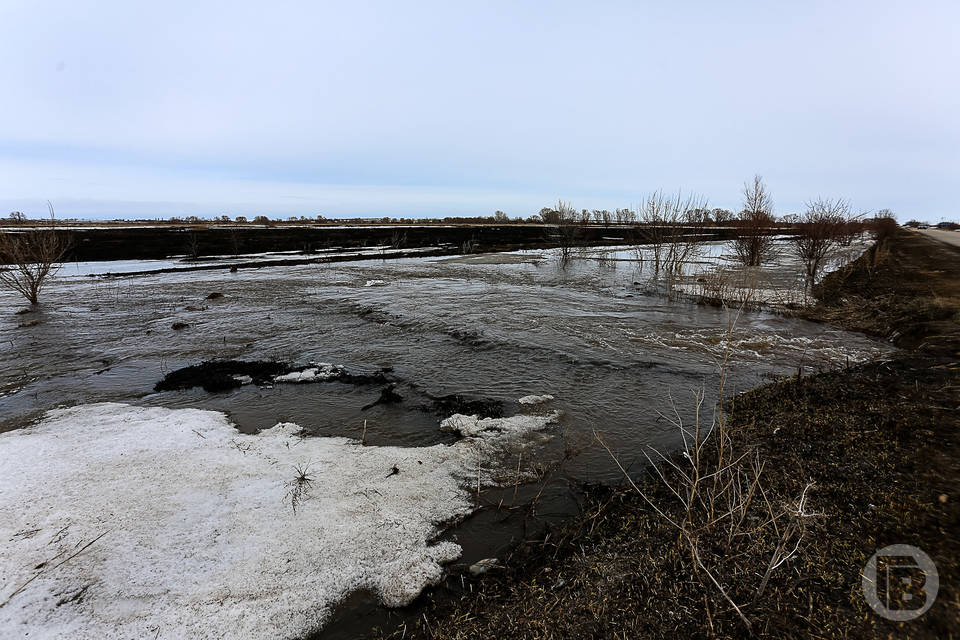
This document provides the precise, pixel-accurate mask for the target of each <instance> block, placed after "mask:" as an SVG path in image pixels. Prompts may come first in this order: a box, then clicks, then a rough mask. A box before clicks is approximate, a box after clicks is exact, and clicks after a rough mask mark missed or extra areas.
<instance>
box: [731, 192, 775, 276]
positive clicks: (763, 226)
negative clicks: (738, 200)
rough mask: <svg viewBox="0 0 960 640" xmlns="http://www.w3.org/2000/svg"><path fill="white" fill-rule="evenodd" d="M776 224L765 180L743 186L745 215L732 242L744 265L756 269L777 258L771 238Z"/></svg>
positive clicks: (741, 214) (773, 240)
mask: <svg viewBox="0 0 960 640" xmlns="http://www.w3.org/2000/svg"><path fill="white" fill-rule="evenodd" d="M773 222H774V218H773V197H772V196H771V195H770V192H769V191H767V186H766V185H765V184H764V183H763V178H761V177H760V176H754V177H753V183H752V184H751V183H749V182H748V183H744V185H743V211H741V212H740V219H739V224H738V227H739V229H738V230H737V237H736V239H735V240H734V241H733V249H734V251H735V252H736V254H737V257H738V258H739V259H740V261H741V262H743V264H745V265H747V266H749V267H756V266H759V265H760V264H761V263H763V262H766V261H767V260H769V259H771V258H773V257H774V256H775V255H776V247H777V245H776V240H775V239H774V237H773V236H772V235H770V227H771V225H773Z"/></svg>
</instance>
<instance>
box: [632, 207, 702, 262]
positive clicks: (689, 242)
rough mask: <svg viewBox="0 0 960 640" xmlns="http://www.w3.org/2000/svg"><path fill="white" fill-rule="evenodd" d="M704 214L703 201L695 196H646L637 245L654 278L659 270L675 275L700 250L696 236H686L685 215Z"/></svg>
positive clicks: (686, 220)
mask: <svg viewBox="0 0 960 640" xmlns="http://www.w3.org/2000/svg"><path fill="white" fill-rule="evenodd" d="M695 210H696V211H703V210H706V200H705V199H703V198H702V197H700V196H698V195H689V196H687V197H683V196H682V195H681V194H680V193H677V195H676V197H673V196H667V195H665V194H664V193H663V192H661V191H655V192H654V193H652V194H650V195H649V196H648V197H647V199H646V201H645V202H644V203H643V208H642V209H641V210H640V219H641V220H642V221H643V229H642V233H641V235H640V238H639V239H640V241H641V242H642V243H643V244H644V245H645V247H644V248H648V249H649V250H650V253H651V257H652V259H653V268H654V274H655V275H659V274H660V272H661V270H663V271H665V272H667V273H668V274H670V275H678V274H679V273H680V271H681V269H682V268H683V265H684V264H686V263H687V262H688V261H689V260H691V259H692V258H693V257H694V256H695V255H696V253H697V250H698V248H699V246H700V244H699V240H700V238H699V236H698V235H696V234H691V233H688V232H689V229H687V228H686V225H687V224H689V220H688V216H687V213H688V212H689V211H695Z"/></svg>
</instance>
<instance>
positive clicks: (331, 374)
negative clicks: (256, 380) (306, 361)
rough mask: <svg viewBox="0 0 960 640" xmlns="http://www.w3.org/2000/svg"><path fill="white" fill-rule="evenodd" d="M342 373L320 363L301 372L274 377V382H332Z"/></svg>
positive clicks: (331, 366)
mask: <svg viewBox="0 0 960 640" xmlns="http://www.w3.org/2000/svg"><path fill="white" fill-rule="evenodd" d="M341 373H343V369H342V368H341V367H338V366H337V365H335V364H330V363H328V362H321V363H318V364H316V365H314V366H312V367H309V368H307V369H303V370H302V371H292V372H290V373H285V374H283V375H281V376H274V377H273V381H274V382H319V381H322V380H332V379H333V378H337V377H339V376H340V374H341Z"/></svg>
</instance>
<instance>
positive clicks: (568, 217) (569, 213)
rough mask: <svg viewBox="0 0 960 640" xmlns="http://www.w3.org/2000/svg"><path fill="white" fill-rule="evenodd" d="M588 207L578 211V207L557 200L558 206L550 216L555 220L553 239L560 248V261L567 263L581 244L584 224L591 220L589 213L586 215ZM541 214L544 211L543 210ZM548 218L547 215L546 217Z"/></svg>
mask: <svg viewBox="0 0 960 640" xmlns="http://www.w3.org/2000/svg"><path fill="white" fill-rule="evenodd" d="M586 211H587V210H586V209H584V210H583V212H580V213H578V212H577V210H576V209H574V208H573V207H572V206H570V205H569V204H568V203H566V202H564V201H563V200H560V201H559V202H557V208H556V209H554V210H553V211H552V212H551V213H550V215H549V217H550V218H551V219H552V220H554V221H555V222H554V224H555V225H556V226H555V228H554V229H553V230H552V233H551V236H552V239H553V240H554V241H555V242H556V243H557V247H558V248H559V249H560V262H561V263H562V264H563V265H566V264H567V263H568V262H569V260H570V258H571V257H572V255H573V251H574V249H575V248H576V247H577V246H578V245H579V244H580V241H581V238H582V235H583V225H584V224H585V223H586V222H589V213H587V215H586V216H584V213H586ZM540 213H541V215H543V211H542V210H541V212H540ZM544 219H545V220H546V217H545V218H544Z"/></svg>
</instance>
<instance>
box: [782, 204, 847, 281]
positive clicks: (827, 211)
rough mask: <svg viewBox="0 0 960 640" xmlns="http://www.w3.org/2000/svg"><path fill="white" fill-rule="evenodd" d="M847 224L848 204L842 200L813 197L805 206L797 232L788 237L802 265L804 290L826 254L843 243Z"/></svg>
mask: <svg viewBox="0 0 960 640" xmlns="http://www.w3.org/2000/svg"><path fill="white" fill-rule="evenodd" d="M849 221H850V205H849V204H848V203H847V201H846V200H843V199H838V200H833V199H830V198H817V199H816V200H812V201H811V202H809V203H807V210H806V211H805V212H804V213H803V214H802V215H801V216H800V220H799V223H798V225H797V226H798V233H797V234H796V235H795V236H793V237H792V238H791V246H792V248H793V253H794V255H796V256H797V258H798V259H799V260H800V262H801V264H803V269H804V282H805V286H806V287H807V288H809V287H811V286H813V284H814V281H815V280H816V278H817V275H818V274H819V273H820V271H821V269H823V267H824V265H825V263H826V261H827V260H828V259H829V257H830V255H831V254H832V253H833V252H834V251H835V250H836V249H837V247H839V246H841V245H843V244H845V240H846V235H847V234H848V232H849V228H848V222H849Z"/></svg>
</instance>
